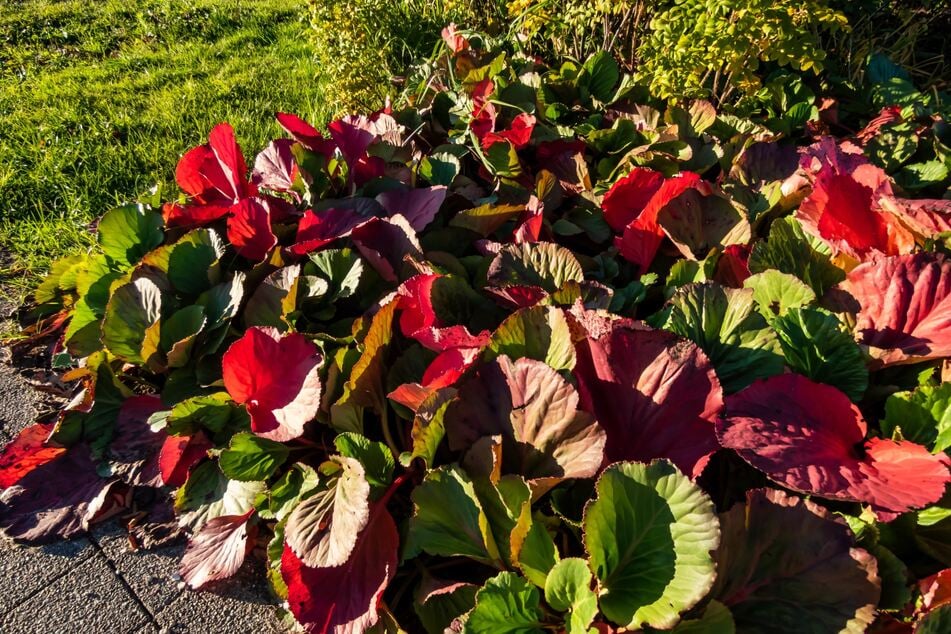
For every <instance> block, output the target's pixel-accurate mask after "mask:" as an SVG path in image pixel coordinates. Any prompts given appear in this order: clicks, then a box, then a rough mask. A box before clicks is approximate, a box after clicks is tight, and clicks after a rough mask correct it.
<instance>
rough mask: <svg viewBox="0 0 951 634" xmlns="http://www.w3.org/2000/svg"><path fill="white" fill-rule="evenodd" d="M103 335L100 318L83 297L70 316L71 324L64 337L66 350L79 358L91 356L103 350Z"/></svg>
mask: <svg viewBox="0 0 951 634" xmlns="http://www.w3.org/2000/svg"><path fill="white" fill-rule="evenodd" d="M101 334H102V330H101V319H100V316H99V315H97V314H96V311H95V310H93V309H92V308H90V307H89V304H87V303H86V298H85V297H83V298H82V299H80V300H79V301H78V302H76V305H75V306H74V307H73V312H72V314H71V315H70V316H69V324H68V325H67V326H66V332H65V333H64V335H63V336H64V339H65V341H66V349H67V350H69V352H70V353H71V354H73V355H75V356H77V357H85V356H89V355H90V354H92V353H93V352H95V351H96V350H100V349H101V348H102V342H101V341H100V336H101Z"/></svg>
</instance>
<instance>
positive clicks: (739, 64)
mask: <svg viewBox="0 0 951 634" xmlns="http://www.w3.org/2000/svg"><path fill="white" fill-rule="evenodd" d="M846 24H847V23H846V19H845V16H844V15H842V14H841V13H838V12H836V11H834V10H832V9H830V8H829V7H828V5H827V3H826V2H825V0H810V1H808V2H800V1H793V0H780V1H778V2H777V1H775V0H686V1H684V2H678V3H677V4H675V5H673V6H672V7H670V8H669V9H667V10H666V11H663V12H660V13H658V14H656V15H655V16H654V17H653V19H652V20H651V36H650V38H649V39H648V40H647V41H646V42H645V43H644V46H643V47H641V50H640V57H641V61H642V63H643V68H639V69H638V70H639V72H640V73H641V75H642V76H643V77H644V78H645V79H647V80H648V81H649V82H650V88H651V91H652V93H653V94H656V95H657V96H659V97H671V98H678V99H682V98H697V97H712V98H713V99H715V100H716V101H717V102H718V103H723V102H729V101H730V99H731V98H734V99H742V98H743V97H746V98H753V99H755V97H756V93H757V92H758V91H759V90H760V88H761V87H762V76H763V75H764V74H765V73H763V72H762V71H761V70H760V65H761V64H769V63H772V64H775V65H778V66H782V67H791V68H794V69H796V70H798V71H803V72H807V71H813V72H816V73H818V72H820V71H821V70H822V68H823V63H824V60H825V57H826V53H825V51H824V50H822V48H821V47H820V35H821V34H822V33H823V32H825V31H833V32H834V31H838V30H841V29H843V28H845V26H846Z"/></svg>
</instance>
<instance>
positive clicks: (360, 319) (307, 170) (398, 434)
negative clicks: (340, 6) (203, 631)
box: [0, 27, 951, 634]
mask: <svg viewBox="0 0 951 634" xmlns="http://www.w3.org/2000/svg"><path fill="white" fill-rule="evenodd" d="M443 36H444V41H445V44H444V46H443V48H442V49H441V50H442V53H441V54H440V55H439V57H438V58H437V59H435V60H434V61H433V66H432V68H433V69H434V72H435V74H434V75H433V78H434V79H433V81H431V82H429V83H428V84H427V85H426V87H425V88H424V89H422V90H420V91H419V92H418V93H417V94H416V95H415V96H414V101H413V105H412V106H408V107H406V108H403V109H392V108H389V107H387V108H384V109H382V110H379V111H376V112H373V113H371V114H369V115H362V116H347V117H343V118H341V119H337V120H335V121H333V122H332V123H330V125H329V126H328V130H327V131H326V133H325V132H322V131H320V130H318V129H317V128H315V127H314V126H312V125H310V124H309V123H307V122H305V121H304V120H302V119H300V118H299V117H297V116H295V115H292V114H287V113H279V114H278V115H277V121H278V123H279V124H280V125H281V126H282V128H283V129H284V130H285V131H286V132H287V135H286V137H284V138H280V139H276V140H274V141H273V142H272V143H270V144H269V145H268V146H267V147H266V148H264V149H263V150H262V151H261V152H260V153H258V154H257V155H256V156H254V157H253V158H252V157H250V156H246V155H245V154H244V152H243V150H242V148H241V147H240V146H239V145H238V143H237V140H236V136H235V132H234V130H232V128H231V127H230V126H229V125H228V124H225V123H223V124H220V125H218V126H216V127H215V128H214V129H213V130H211V132H210V134H209V137H208V142H207V143H205V144H203V145H200V146H198V147H196V148H194V149H192V150H191V151H189V152H188V153H186V154H185V155H184V156H183V157H182V159H181V161H180V162H179V164H178V167H177V169H176V174H175V175H176V181H177V183H178V185H179V187H180V189H181V194H179V195H176V196H173V197H171V198H163V197H161V196H160V195H159V194H158V193H152V194H150V195H146V196H143V197H142V198H141V199H140V200H138V201H136V202H134V203H130V204H128V205H124V206H121V207H118V208H116V209H113V210H111V211H109V212H107V213H106V214H105V215H104V216H103V218H102V220H101V221H100V223H99V225H98V234H97V235H98V244H97V247H96V248H95V249H93V250H91V251H90V252H89V253H86V254H79V255H75V256H71V257H69V258H66V259H64V260H62V261H60V262H59V263H57V265H56V266H55V267H54V269H53V272H52V273H51V275H50V276H49V277H48V278H47V279H46V281H45V282H44V283H43V285H42V286H41V287H40V288H39V289H38V290H37V292H36V297H35V299H36V302H37V310H38V311H39V313H41V314H43V315H44V318H43V321H42V322H41V323H40V324H39V325H38V326H37V327H36V329H35V332H36V333H37V334H35V337H41V336H45V337H50V338H52V340H53V341H54V343H53V347H54V352H55V355H56V363H57V365H58V366H59V367H66V368H67V370H66V371H65V374H64V376H63V380H64V381H66V382H68V383H70V384H72V385H74V386H75V390H74V398H73V399H72V400H71V401H70V402H69V404H68V405H67V406H66V407H65V408H64V409H63V410H62V411H61V412H60V413H59V414H58V415H57V416H56V417H54V418H52V419H49V420H42V421H40V422H37V423H36V424H35V425H32V426H30V427H27V428H26V429H25V430H24V431H23V432H22V433H21V434H20V435H19V436H18V437H17V438H16V439H14V440H13V441H12V442H11V443H10V444H9V445H8V446H7V447H6V448H5V449H4V450H3V452H2V453H0V485H2V486H3V487H5V489H4V491H3V494H2V496H0V527H2V528H3V530H4V531H5V532H6V534H7V535H9V536H10V537H12V538H14V539H17V540H20V541H25V542H30V543H43V542H47V541H50V540H53V539H57V538H68V537H73V536H76V535H79V534H81V533H82V532H83V531H85V530H86V529H88V527H89V526H90V524H92V523H94V522H97V521H101V520H103V519H106V518H108V517H119V518H121V519H122V520H123V521H125V523H126V524H127V526H128V528H129V531H130V532H131V534H132V535H133V536H134V538H135V540H136V542H137V543H139V544H141V545H142V546H143V547H148V546H151V545H156V544H161V543H167V542H168V541H171V540H174V539H176V538H179V537H182V536H187V538H188V547H187V549H186V551H185V555H184V558H183V560H182V563H181V575H182V578H183V579H184V581H185V582H186V583H187V584H188V585H189V586H190V587H192V588H201V587H205V586H206V585H208V584H210V583H212V582H214V581H216V580H219V579H222V578H225V577H227V576H229V575H232V574H234V573H235V572H236V571H237V570H238V569H239V568H240V567H241V566H242V565H243V564H244V562H245V560H246V559H249V558H253V557H254V556H255V555H252V554H251V553H254V552H259V553H260V552H263V553H264V555H265V558H266V566H265V571H266V574H267V577H268V579H269V581H270V584H271V587H272V588H273V591H274V593H275V594H276V595H277V596H278V597H280V598H281V599H283V600H284V601H285V606H286V607H287V609H288V610H289V611H290V613H291V614H292V615H293V616H294V618H295V619H296V620H297V622H298V623H299V624H300V625H301V626H302V627H304V628H305V629H306V630H308V631H313V632H336V633H340V634H343V633H345V632H362V631H375V632H396V631H400V629H401V628H402V629H404V630H405V631H413V632H416V631H426V632H443V631H445V630H447V629H448V630H450V631H463V632H474V633H488V632H493V633H494V632H512V633H516V632H518V633H527V632H544V631H564V632H570V633H587V632H590V631H599V632H615V631H629V630H637V629H640V630H645V631H652V630H670V631H675V632H689V631H724V632H732V631H741V632H772V631H815V632H837V631H844V632H859V631H864V630H866V629H867V628H869V627H871V626H873V624H874V626H875V627H881V628H889V627H894V628H899V629H900V628H902V627H904V628H906V629H907V628H910V627H915V628H917V629H916V631H921V632H927V631H935V632H937V631H941V627H942V626H941V623H943V622H945V621H947V619H948V618H949V617H948V611H949V610H951V605H949V603H948V599H947V597H948V585H947V584H948V583H949V578H951V577H949V572H948V567H949V566H951V552H949V549H948V544H949V543H951V519H949V515H951V510H949V506H948V505H949V501H948V496H947V495H946V494H945V491H946V489H947V485H948V482H949V481H951V473H949V464H951V463H949V458H948V456H947V454H946V451H947V449H948V447H949V445H951V441H949V440H948V438H949V431H948V429H949V426H951V419H949V414H948V412H949V410H948V403H949V400H951V398H949V394H948V386H949V384H951V383H949V380H951V376H949V370H948V359H949V357H951V252H949V250H948V241H947V232H948V229H949V223H951V204H949V202H948V200H946V199H912V198H911V197H910V194H911V193H920V190H915V189H913V188H912V189H906V188H904V187H903V186H902V185H901V183H900V182H897V181H896V180H893V179H891V178H890V177H889V176H888V174H887V173H886V172H885V171H883V169H882V168H881V167H879V166H877V165H875V164H874V163H872V162H871V161H870V160H869V158H868V156H867V155H866V154H865V153H864V152H863V150H862V144H863V143H864V144H866V145H867V142H866V141H863V139H874V138H876V134H877V133H876V130H875V129H874V128H868V129H866V130H863V131H862V132H861V133H860V134H859V135H856V137H855V138H837V137H833V136H830V135H828V134H824V133H823V131H822V130H820V129H818V128H817V129H815V130H813V133H812V134H811V136H808V135H806V134H803V133H802V130H801V129H799V128H797V130H799V134H798V135H797V136H793V135H791V134H790V133H789V132H785V131H784V130H789V129H790V126H791V125H792V124H790V123H789V122H788V121H787V122H786V123H783V119H782V116H777V117H772V118H769V119H766V120H741V119H738V118H737V117H735V116H729V115H723V114H722V113H719V112H718V111H717V110H716V109H715V108H714V106H713V105H711V104H710V103H709V102H707V101H702V100H701V101H693V102H690V103H685V104H683V105H670V106H666V107H660V106H659V105H658V104H657V102H645V101H640V100H639V97H638V95H639V92H638V91H637V90H636V89H634V88H632V84H631V82H630V81H629V77H627V76H625V75H623V74H622V72H621V70H620V69H619V67H618V65H617V63H616V62H615V61H614V60H613V58H612V57H611V56H610V55H609V54H607V53H599V54H596V55H593V56H592V57H590V58H588V59H586V60H585V61H583V62H582V63H579V64H575V63H572V62H565V63H563V64H562V65H560V66H555V67H549V66H546V65H544V64H543V63H542V62H541V61H539V60H538V59H534V58H526V57H519V56H512V57H510V56H508V55H507V54H506V53H504V52H502V51H499V50H493V49H491V48H486V47H483V46H482V42H483V40H481V39H480V38H478V37H475V36H466V35H463V34H462V33H460V32H458V31H456V30H455V29H454V28H452V27H450V28H447V29H446V30H445V31H444V33H443Z"/></svg>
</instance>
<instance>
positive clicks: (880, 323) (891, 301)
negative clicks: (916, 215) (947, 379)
mask: <svg viewBox="0 0 951 634" xmlns="http://www.w3.org/2000/svg"><path fill="white" fill-rule="evenodd" d="M842 286H843V287H844V288H845V290H847V291H848V292H849V293H851V294H852V296H853V297H855V299H856V300H857V301H858V303H859V304H860V305H861V310H859V314H858V322H857V324H856V326H855V332H856V333H857V335H858V337H859V339H860V341H861V342H862V343H864V344H866V345H868V346H869V347H870V348H871V349H872V350H871V352H872V353H873V354H874V355H875V356H877V357H878V358H879V359H881V361H882V362H883V363H885V364H890V363H911V362H915V361H920V360H922V359H936V358H940V357H948V356H951V260H948V259H946V258H944V256H942V255H938V254H932V253H918V254H916V255H902V256H898V257H891V258H882V259H879V260H875V261H873V262H868V263H866V264H862V265H860V266H858V267H856V268H855V269H854V270H853V271H852V272H851V273H849V277H848V280H846V282H845V283H844V284H843V285H842Z"/></svg>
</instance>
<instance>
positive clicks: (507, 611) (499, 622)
mask: <svg viewBox="0 0 951 634" xmlns="http://www.w3.org/2000/svg"><path fill="white" fill-rule="evenodd" d="M540 601H541V597H540V594H539V592H538V588H536V587H535V586H533V585H532V584H530V583H529V582H527V581H526V580H525V579H523V578H521V577H519V576H518V575H516V574H513V573H511V572H503V573H500V574H499V575H498V576H495V577H493V578H491V579H489V580H488V581H486V582H485V586H483V587H482V588H480V589H479V591H478V592H477V593H476V604H475V607H474V608H472V611H471V612H470V613H469V618H468V620H467V621H466V624H465V629H463V632H466V634H482V633H483V632H493V633H494V634H542V633H543V632H544V631H545V630H544V629H543V628H542V619H543V618H544V613H543V612H542V609H541V605H540Z"/></svg>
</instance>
